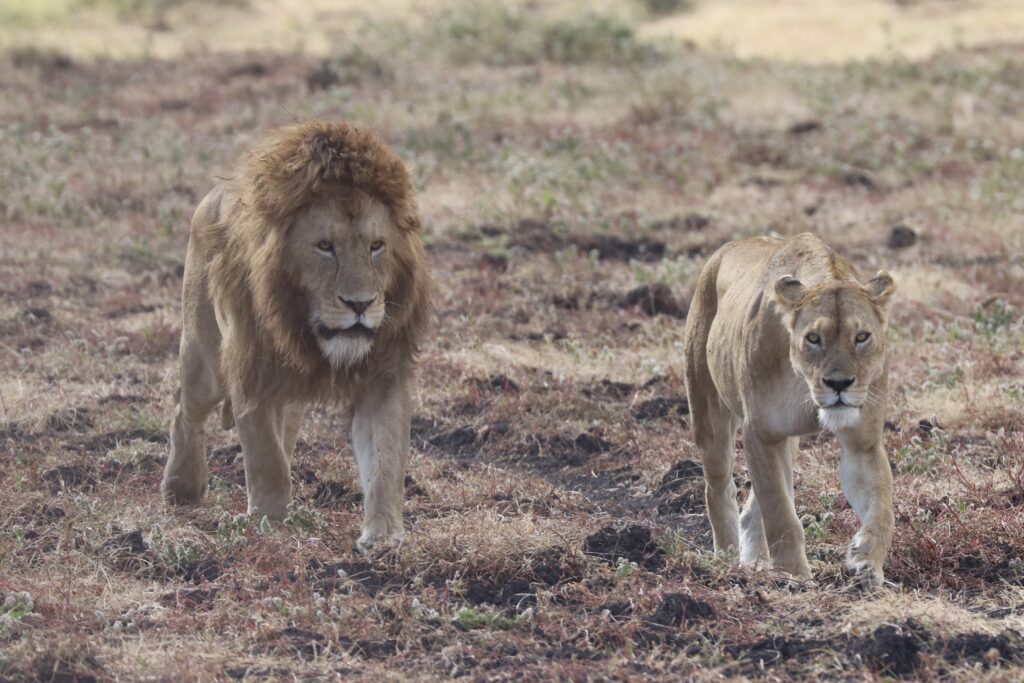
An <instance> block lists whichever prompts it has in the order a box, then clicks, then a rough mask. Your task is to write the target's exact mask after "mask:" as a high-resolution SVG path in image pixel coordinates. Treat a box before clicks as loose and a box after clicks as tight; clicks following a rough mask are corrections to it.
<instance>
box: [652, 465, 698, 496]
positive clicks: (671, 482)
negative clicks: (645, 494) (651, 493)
mask: <svg viewBox="0 0 1024 683" xmlns="http://www.w3.org/2000/svg"><path fill="white" fill-rule="evenodd" d="M703 480H704V466H703V465H701V464H700V463H699V462H697V461H696V460H680V461H679V462H677V463H676V464H674V465H672V467H670V468H669V470H668V472H666V473H665V476H663V477H662V478H661V484H659V485H658V490H657V491H656V492H655V495H662V494H665V493H669V492H672V491H677V490H679V489H680V488H682V487H684V486H686V485H687V484H690V483H691V482H695V481H703Z"/></svg>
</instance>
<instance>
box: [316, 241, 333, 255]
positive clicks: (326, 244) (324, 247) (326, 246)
mask: <svg viewBox="0 0 1024 683" xmlns="http://www.w3.org/2000/svg"><path fill="white" fill-rule="evenodd" d="M316 248H317V249H319V250H320V251H326V252H329V253H333V252H334V245H333V244H331V242H330V240H320V241H319V242H317V243H316Z"/></svg>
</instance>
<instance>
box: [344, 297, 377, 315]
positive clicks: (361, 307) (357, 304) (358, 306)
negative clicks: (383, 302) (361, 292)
mask: <svg viewBox="0 0 1024 683" xmlns="http://www.w3.org/2000/svg"><path fill="white" fill-rule="evenodd" d="M338 298H339V299H341V300H342V301H343V302H344V303H345V304H346V305H347V306H348V307H349V308H351V309H352V310H353V311H355V314H356V315H362V314H363V313H364V312H365V311H366V309H367V308H369V307H370V304H372V303H373V302H374V301H376V300H377V297H373V298H372V299H364V300H363V301H354V300H351V299H346V298H344V297H340V296H339V297H338Z"/></svg>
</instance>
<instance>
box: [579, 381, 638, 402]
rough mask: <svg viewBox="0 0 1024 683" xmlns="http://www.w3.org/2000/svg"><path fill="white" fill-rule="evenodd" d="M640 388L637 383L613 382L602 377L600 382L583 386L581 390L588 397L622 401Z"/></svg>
mask: <svg viewBox="0 0 1024 683" xmlns="http://www.w3.org/2000/svg"><path fill="white" fill-rule="evenodd" d="M638 388H639V387H638V386H637V385H635V384H630V383H629V382H613V381H612V380H609V379H602V380H601V381H600V382H595V383H594V384H590V385H587V386H585V387H583V388H582V389H581V390H580V391H581V393H582V394H583V395H584V396H586V397H588V398H595V399H611V400H613V401H622V400H624V399H626V398H629V397H630V396H632V395H633V393H634V392H636V391H637V389H638Z"/></svg>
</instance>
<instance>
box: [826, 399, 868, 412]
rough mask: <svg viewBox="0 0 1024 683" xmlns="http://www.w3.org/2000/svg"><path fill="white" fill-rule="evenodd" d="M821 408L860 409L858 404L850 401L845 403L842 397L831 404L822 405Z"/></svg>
mask: <svg viewBox="0 0 1024 683" xmlns="http://www.w3.org/2000/svg"><path fill="white" fill-rule="evenodd" d="M823 408H824V409H825V410H832V409H834V408H856V409H857V410H860V406H855V405H853V404H852V403H846V402H845V401H843V399H839V400H838V401H836V402H835V403H833V404H832V405H828V406H823Z"/></svg>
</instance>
